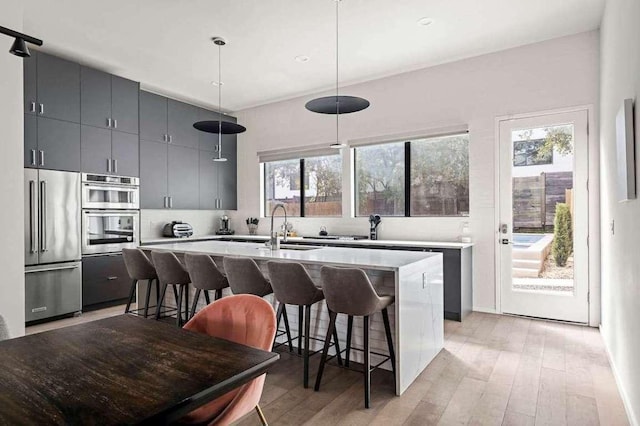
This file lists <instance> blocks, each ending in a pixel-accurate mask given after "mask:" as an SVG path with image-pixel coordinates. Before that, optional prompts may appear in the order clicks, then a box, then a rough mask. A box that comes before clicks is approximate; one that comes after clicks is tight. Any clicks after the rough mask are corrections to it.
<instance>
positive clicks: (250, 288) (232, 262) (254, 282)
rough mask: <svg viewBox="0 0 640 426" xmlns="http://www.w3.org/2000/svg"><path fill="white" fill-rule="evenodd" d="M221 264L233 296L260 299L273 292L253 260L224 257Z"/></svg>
mask: <svg viewBox="0 0 640 426" xmlns="http://www.w3.org/2000/svg"><path fill="white" fill-rule="evenodd" d="M222 263H223V264H224V272H226V274H227V279H228V280H229V287H231V291H232V292H233V294H253V295H255V296H260V297H262V296H266V295H267V294H271V293H272V292H273V289H272V288H271V284H269V280H267V279H266V278H265V276H264V275H263V274H262V271H261V270H260V267H259V266H258V264H257V263H256V262H255V261H254V260H253V259H249V258H248V257H225V258H224V259H223V260H222Z"/></svg>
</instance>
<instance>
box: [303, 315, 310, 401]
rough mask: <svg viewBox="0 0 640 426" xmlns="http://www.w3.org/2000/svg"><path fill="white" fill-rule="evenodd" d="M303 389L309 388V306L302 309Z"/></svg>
mask: <svg viewBox="0 0 640 426" xmlns="http://www.w3.org/2000/svg"><path fill="white" fill-rule="evenodd" d="M304 310H305V314H304V387H305V388H308V387H309V331H310V328H311V305H307V306H305V307H304Z"/></svg>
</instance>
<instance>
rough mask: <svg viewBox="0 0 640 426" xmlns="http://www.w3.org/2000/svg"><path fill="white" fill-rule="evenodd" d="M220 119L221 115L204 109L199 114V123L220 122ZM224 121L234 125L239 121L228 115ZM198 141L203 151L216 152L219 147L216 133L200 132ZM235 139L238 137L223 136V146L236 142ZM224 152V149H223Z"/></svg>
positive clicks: (223, 117)
mask: <svg viewBox="0 0 640 426" xmlns="http://www.w3.org/2000/svg"><path fill="white" fill-rule="evenodd" d="M219 117H220V115H219V114H218V113H217V112H214V111H209V110H206V109H202V108H200V109H199V112H198V121H205V120H218V119H219ZM222 119H223V121H230V122H232V123H235V122H237V121H238V120H237V119H236V118H235V117H231V116H227V115H223V116H222ZM198 139H199V145H200V149H201V150H203V151H211V152H214V151H215V150H216V147H217V146H218V135H217V134H216V133H207V132H200V131H198ZM235 139H236V135H222V145H224V144H225V142H226V141H228V140H235ZM223 152H224V148H223Z"/></svg>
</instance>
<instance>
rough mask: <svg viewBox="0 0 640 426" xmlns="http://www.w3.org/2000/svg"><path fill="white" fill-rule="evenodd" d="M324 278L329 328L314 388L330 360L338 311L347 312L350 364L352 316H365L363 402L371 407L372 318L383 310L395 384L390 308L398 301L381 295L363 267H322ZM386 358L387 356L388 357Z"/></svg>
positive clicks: (323, 285)
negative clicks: (370, 331) (370, 323)
mask: <svg viewBox="0 0 640 426" xmlns="http://www.w3.org/2000/svg"><path fill="white" fill-rule="evenodd" d="M320 276H321V277H322V289H323V291H324V296H325V298H326V301H327V308H328V309H329V329H328V330H327V340H325V343H324V348H323V350H322V359H321V360H320V367H319V369H318V376H317V377H316V385H315V390H319V389H320V382H321V380H322V373H323V371H324V365H325V363H326V362H327V352H328V350H329V340H328V339H329V336H331V333H332V332H333V330H335V327H336V317H337V316H338V314H347V315H348V316H349V318H348V328H347V348H346V349H345V350H346V352H347V353H346V357H345V364H346V365H347V366H348V365H349V352H350V351H351V349H352V348H351V331H352V328H353V317H354V316H358V317H362V318H363V334H364V336H363V337H364V339H363V340H364V350H363V352H364V371H363V372H364V405H365V407H366V408H369V403H370V399H371V381H370V378H371V370H372V368H371V358H370V356H371V352H370V350H369V317H370V316H371V315H373V314H374V313H376V312H378V311H382V319H383V321H384V329H385V334H386V335H387V345H388V347H389V355H388V357H387V356H385V355H383V354H377V353H376V355H381V356H385V357H386V358H387V359H388V360H390V361H391V368H392V370H393V377H394V384H395V377H396V357H395V352H394V350H393V342H392V341H391V327H390V326H389V313H388V311H387V308H388V307H389V305H391V304H393V302H394V301H395V297H394V296H379V295H378V294H377V293H376V291H375V289H374V288H373V285H372V284H371V281H370V280H369V277H367V274H366V273H365V272H364V271H363V270H362V269H356V268H334V267H331V266H323V267H322V268H321V269H320ZM385 361H386V359H385ZM385 361H383V362H381V363H379V364H378V365H376V366H375V367H374V368H373V369H375V368H377V367H378V366H380V365H382V363H384V362H385Z"/></svg>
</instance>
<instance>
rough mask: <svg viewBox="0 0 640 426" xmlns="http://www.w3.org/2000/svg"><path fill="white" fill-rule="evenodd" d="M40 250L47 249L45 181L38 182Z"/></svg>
mask: <svg viewBox="0 0 640 426" xmlns="http://www.w3.org/2000/svg"><path fill="white" fill-rule="evenodd" d="M40 250H41V251H43V252H45V251H47V181H46V180H43V181H41V182H40Z"/></svg>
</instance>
